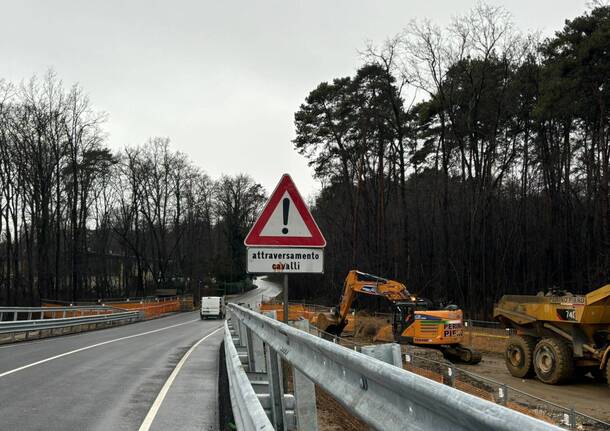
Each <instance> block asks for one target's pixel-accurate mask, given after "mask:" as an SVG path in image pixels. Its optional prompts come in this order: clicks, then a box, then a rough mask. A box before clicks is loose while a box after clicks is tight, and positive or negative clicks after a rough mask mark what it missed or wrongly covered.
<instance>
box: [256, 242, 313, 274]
mask: <svg viewBox="0 0 610 431" xmlns="http://www.w3.org/2000/svg"><path fill="white" fill-rule="evenodd" d="M247 254H248V259H247V260H248V272H249V273H251V274H272V273H281V274H298V273H302V274H321V273H323V272H324V249H321V248H294V247H290V248H281V247H248V251H247Z"/></svg>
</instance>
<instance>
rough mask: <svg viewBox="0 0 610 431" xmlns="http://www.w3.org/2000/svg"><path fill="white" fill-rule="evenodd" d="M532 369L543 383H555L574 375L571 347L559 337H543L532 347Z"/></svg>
mask: <svg viewBox="0 0 610 431" xmlns="http://www.w3.org/2000/svg"><path fill="white" fill-rule="evenodd" d="M533 362H534V370H535V371H536V376H538V378H539V379H540V381H542V382H543V383H547V384H549V385H557V384H561V383H564V382H566V381H568V380H570V379H571V378H572V377H573V375H574V357H573V355H572V347H571V346H570V345H569V344H568V343H566V342H565V341H563V340H562V339H559V338H543V339H542V340H540V341H539V342H538V344H536V348H535V349H534V361H533Z"/></svg>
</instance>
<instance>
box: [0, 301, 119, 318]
mask: <svg viewBox="0 0 610 431" xmlns="http://www.w3.org/2000/svg"><path fill="white" fill-rule="evenodd" d="M121 311H125V310H123V309H121V308H116V307H110V306H106V305H84V306H83V305H80V306H71V307H0V322H4V321H17V320H34V319H33V317H35V316H37V317H38V318H39V319H45V318H47V319H48V318H51V319H54V318H58V317H76V316H78V315H81V316H85V315H92V314H109V313H114V312H121ZM20 317H22V318H21V319H20Z"/></svg>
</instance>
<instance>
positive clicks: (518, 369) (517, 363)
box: [505, 335, 536, 378]
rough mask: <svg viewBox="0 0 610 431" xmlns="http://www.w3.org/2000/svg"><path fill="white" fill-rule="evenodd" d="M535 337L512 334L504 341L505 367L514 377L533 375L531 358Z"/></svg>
mask: <svg viewBox="0 0 610 431" xmlns="http://www.w3.org/2000/svg"><path fill="white" fill-rule="evenodd" d="M535 347H536V339H535V338H534V337H530V336H528V335H513V336H512V337H510V338H509V339H508V342H507V343H506V352H505V359H506V368H508V371H509V372H510V373H511V374H512V375H513V376H515V377H519V378H524V377H532V376H533V375H534V366H533V364H532V359H533V357H534V348H535Z"/></svg>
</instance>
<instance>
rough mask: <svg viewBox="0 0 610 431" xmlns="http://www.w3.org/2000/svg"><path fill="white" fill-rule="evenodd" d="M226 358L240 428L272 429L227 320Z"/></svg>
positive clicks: (236, 419) (231, 393)
mask: <svg viewBox="0 0 610 431" xmlns="http://www.w3.org/2000/svg"><path fill="white" fill-rule="evenodd" d="M225 359H226V362H227V375H228V378H229V394H230V396H231V405H232V406H233V417H234V418H235V422H236V426H237V429H238V430H258V431H271V430H273V426H272V425H271V422H270V421H269V418H268V417H267V414H266V413H265V410H264V409H263V406H262V405H261V403H260V401H259V399H258V397H257V395H256V393H255V392H254V389H253V388H252V385H251V384H250V381H249V380H248V376H247V375H246V372H245V371H244V370H243V368H242V364H241V361H240V359H239V355H238V353H237V349H236V348H235V346H234V345H233V340H232V337H231V331H230V330H229V326H228V325H227V322H226V321H225Z"/></svg>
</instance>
